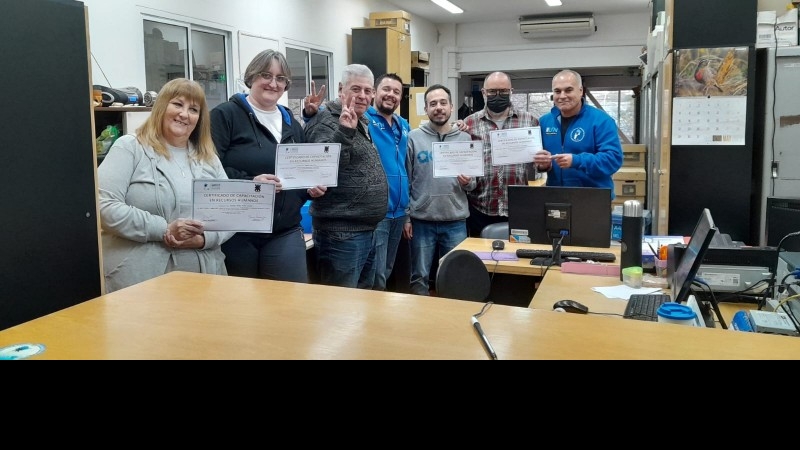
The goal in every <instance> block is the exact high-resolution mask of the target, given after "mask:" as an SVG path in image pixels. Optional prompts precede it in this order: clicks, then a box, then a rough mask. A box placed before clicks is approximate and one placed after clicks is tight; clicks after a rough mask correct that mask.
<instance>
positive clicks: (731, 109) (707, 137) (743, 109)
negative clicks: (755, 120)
mask: <svg viewBox="0 0 800 450" xmlns="http://www.w3.org/2000/svg"><path fill="white" fill-rule="evenodd" d="M746 118H747V97H711V98H705V97H678V98H674V99H672V145H744V133H745V124H746Z"/></svg>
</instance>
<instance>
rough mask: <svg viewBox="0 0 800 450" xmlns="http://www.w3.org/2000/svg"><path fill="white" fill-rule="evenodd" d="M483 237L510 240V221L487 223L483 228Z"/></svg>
mask: <svg viewBox="0 0 800 450" xmlns="http://www.w3.org/2000/svg"><path fill="white" fill-rule="evenodd" d="M481 237H482V238H484V239H505V240H508V237H509V231H508V222H497V223H490V224H489V225H486V226H485V227H483V229H482V230H481Z"/></svg>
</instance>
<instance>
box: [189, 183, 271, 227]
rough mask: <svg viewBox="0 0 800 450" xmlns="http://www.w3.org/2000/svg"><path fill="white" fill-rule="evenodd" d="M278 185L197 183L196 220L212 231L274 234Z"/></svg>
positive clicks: (194, 209) (194, 216) (193, 193)
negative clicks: (273, 225)
mask: <svg viewBox="0 0 800 450" xmlns="http://www.w3.org/2000/svg"><path fill="white" fill-rule="evenodd" d="M274 210H275V185H274V184H270V183H262V182H258V181H250V180H193V182H192V218H193V219H195V220H200V221H202V222H203V224H204V226H205V229H206V230H208V231H246V232H252V233H272V216H273V212H274Z"/></svg>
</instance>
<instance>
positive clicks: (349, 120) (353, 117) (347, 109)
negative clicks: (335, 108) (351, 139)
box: [339, 97, 358, 129]
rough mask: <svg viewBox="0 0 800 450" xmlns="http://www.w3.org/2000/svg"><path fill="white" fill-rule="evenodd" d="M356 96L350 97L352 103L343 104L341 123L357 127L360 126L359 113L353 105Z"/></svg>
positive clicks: (348, 126) (353, 127)
mask: <svg viewBox="0 0 800 450" xmlns="http://www.w3.org/2000/svg"><path fill="white" fill-rule="evenodd" d="M354 101H355V97H350V104H349V105H345V104H342V115H340V116H339V125H341V126H343V127H347V128H352V129H355V128H356V127H357V126H358V115H357V114H356V109H355V108H354V107H353V102H354Z"/></svg>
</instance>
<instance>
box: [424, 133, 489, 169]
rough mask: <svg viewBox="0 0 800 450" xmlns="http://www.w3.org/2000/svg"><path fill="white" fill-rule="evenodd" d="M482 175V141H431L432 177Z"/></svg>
mask: <svg viewBox="0 0 800 450" xmlns="http://www.w3.org/2000/svg"><path fill="white" fill-rule="evenodd" d="M459 175H466V176H470V177H482V176H483V175H484V173H483V143H482V142H480V141H454V142H434V143H433V177H434V178H445V177H457V176H459Z"/></svg>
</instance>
